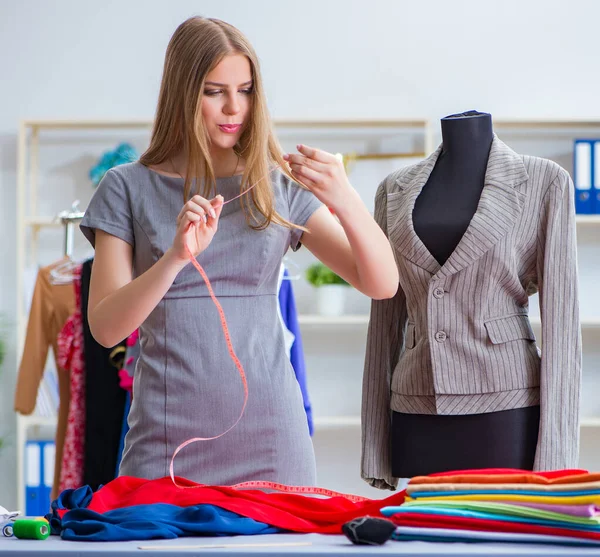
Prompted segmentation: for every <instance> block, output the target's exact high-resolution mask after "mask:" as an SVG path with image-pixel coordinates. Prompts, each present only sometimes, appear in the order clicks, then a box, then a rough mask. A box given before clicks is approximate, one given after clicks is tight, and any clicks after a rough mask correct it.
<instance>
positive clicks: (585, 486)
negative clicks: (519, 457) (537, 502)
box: [406, 482, 600, 495]
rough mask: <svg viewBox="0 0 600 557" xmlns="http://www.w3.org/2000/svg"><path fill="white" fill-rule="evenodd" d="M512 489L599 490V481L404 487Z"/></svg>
mask: <svg viewBox="0 0 600 557" xmlns="http://www.w3.org/2000/svg"><path fill="white" fill-rule="evenodd" d="M483 489H485V490H489V491H492V490H506V491H508V490H512V491H527V490H532V489H534V490H536V491H547V492H549V493H551V492H560V491H581V490H584V489H585V490H592V489H594V490H596V489H597V490H600V482H583V483H578V484H550V485H548V484H526V483H519V484H502V483H498V484H478V483H472V484H455V483H447V484H420V485H410V484H409V485H408V486H407V487H406V493H407V494H408V495H410V494H411V493H419V492H423V491H427V492H431V491H440V492H452V491H474V490H479V491H481V490H483Z"/></svg>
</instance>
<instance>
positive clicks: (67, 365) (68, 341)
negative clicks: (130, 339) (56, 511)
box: [57, 266, 85, 493]
mask: <svg viewBox="0 0 600 557" xmlns="http://www.w3.org/2000/svg"><path fill="white" fill-rule="evenodd" d="M73 276H74V278H73V287H74V288H75V312H74V313H73V315H72V316H71V317H69V319H68V320H67V322H66V323H65V325H64V327H63V329H62V331H61V332H60V333H59V335H58V338H57V344H58V356H57V360H58V365H59V366H61V367H62V368H63V369H65V370H68V371H69V374H70V379H71V402H70V403H69V416H68V419H67V431H66V433H65V443H64V449H63V456H62V465H61V470H60V483H59V490H58V491H59V493H62V492H63V491H64V490H65V489H76V488H78V487H81V485H82V484H83V448H84V445H83V444H84V438H85V363H84V359H83V319H82V315H81V266H78V267H77V268H76V269H74V270H73Z"/></svg>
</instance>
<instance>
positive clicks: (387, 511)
mask: <svg viewBox="0 0 600 557" xmlns="http://www.w3.org/2000/svg"><path fill="white" fill-rule="evenodd" d="M380 512H381V514H382V515H384V516H391V515H393V514H396V515H400V514H402V513H418V514H428V515H434V516H457V517H460V518H483V519H486V520H499V521H502V522H520V523H522V524H537V525H538V526H553V527H557V528H565V529H568V530H583V531H585V532H598V531H599V530H600V529H599V528H598V526H593V525H590V526H585V525H583V524H573V523H572V522H563V521H562V520H545V519H535V518H526V517H521V516H509V515H505V514H496V513H490V512H478V511H468V510H465V509H446V508H427V509H426V508H419V509H417V508H414V507H402V506H400V507H384V508H383V509H381V511H380Z"/></svg>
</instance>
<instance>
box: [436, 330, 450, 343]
mask: <svg viewBox="0 0 600 557" xmlns="http://www.w3.org/2000/svg"><path fill="white" fill-rule="evenodd" d="M446 338H448V337H447V335H446V333H445V332H444V331H438V332H437V333H435V340H437V341H438V342H445V341H446Z"/></svg>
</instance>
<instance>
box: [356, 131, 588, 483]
mask: <svg viewBox="0 0 600 557" xmlns="http://www.w3.org/2000/svg"><path fill="white" fill-rule="evenodd" d="M440 151H441V146H440V147H439V148H438V149H437V151H436V152H435V153H433V154H432V155H431V156H430V157H429V158H427V159H425V160H424V161H422V162H421V163H418V164H416V165H414V166H411V167H408V168H403V169H401V170H399V171H397V172H395V173H392V174H391V175H389V176H388V177H387V178H386V179H385V180H384V181H383V182H382V183H381V185H380V186H379V188H378V190H377V194H376V199H375V218H376V220H377V222H378V223H379V225H380V226H381V227H382V229H383V230H384V232H385V233H386V234H387V235H388V238H389V240H390V243H391V244H392V247H393V248H394V252H395V255H396V260H397V264H398V269H399V272H400V287H399V289H398V293H397V294H396V296H395V297H394V298H392V299H390V300H379V301H373V302H372V304H371V318H370V322H369V330H368V338H367V351H366V359H365V367H364V377H363V402H362V463H361V476H362V477H363V479H365V480H366V481H367V482H368V483H370V484H371V485H374V486H376V487H380V488H392V487H395V486H396V484H397V478H393V477H392V475H391V462H390V450H389V449H390V417H391V410H395V411H398V412H406V413H419V414H474V413H482V412H493V411H499V410H506V409H512V408H521V407H526V406H531V405H534V404H538V403H539V404H540V409H541V420H540V421H541V423H540V435H539V441H538V446H537V450H536V457H535V469H536V470H542V469H558V468H569V467H574V466H576V465H577V462H578V453H579V405H580V384H581V333H580V328H579V305H578V296H577V255H576V232H575V210H574V202H573V199H574V192H573V184H572V181H571V178H570V176H569V174H568V173H567V172H566V171H565V170H564V169H563V168H561V167H560V166H558V165H557V164H556V163H554V162H552V161H549V160H546V159H540V158H536V157H529V156H522V155H517V154H516V153H515V152H514V151H512V150H511V149H510V148H509V147H508V146H507V145H505V144H504V143H503V142H502V141H500V140H499V139H498V138H497V137H494V140H493V143H492V148H491V151H490V157H489V160H488V167H487V171H486V176H485V186H484V188H483V190H482V194H481V198H480V201H479V205H478V207H477V211H476V213H475V215H474V217H473V219H472V221H471V223H470V225H469V227H468V229H467V231H466V232H465V234H464V236H463V238H462V239H461V241H460V243H459V244H458V246H457V247H456V249H455V251H454V252H453V253H452V255H451V256H450V258H449V259H448V260H447V261H446V263H445V264H444V265H443V266H441V267H440V265H439V263H438V262H437V261H436V260H435V259H434V257H433V256H432V255H431V254H430V253H429V251H428V250H427V248H426V247H425V246H424V245H423V243H422V242H421V241H420V239H419V237H418V236H417V235H416V233H415V231H414V227H413V221H412V211H413V208H414V205H415V200H416V199H417V196H418V195H419V193H420V192H421V190H422V188H423V186H424V185H425V183H426V182H427V179H428V178H429V175H430V174H431V171H432V170H433V167H434V165H435V162H436V160H437V158H438V156H439V154H440ZM535 292H539V295H540V308H541V315H542V337H543V339H544V342H543V344H542V347H541V350H540V349H539V348H538V346H537V344H536V342H535V335H534V333H533V330H532V328H531V324H530V322H529V317H528V297H529V296H530V295H531V294H533V293H535Z"/></svg>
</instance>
